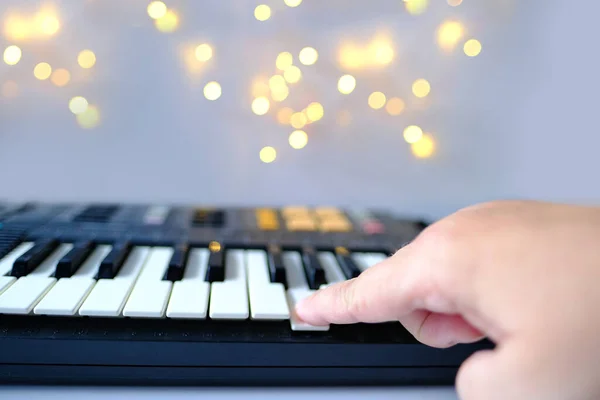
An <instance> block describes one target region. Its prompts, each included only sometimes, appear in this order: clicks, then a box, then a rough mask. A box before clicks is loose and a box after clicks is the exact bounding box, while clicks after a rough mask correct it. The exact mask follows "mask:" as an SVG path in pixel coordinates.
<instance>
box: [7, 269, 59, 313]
mask: <svg viewBox="0 0 600 400" xmlns="http://www.w3.org/2000/svg"><path fill="white" fill-rule="evenodd" d="M55 283H56V279H55V278H49V277H46V278H44V277H35V276H24V277H21V278H19V279H17V281H16V282H15V283H13V284H12V285H10V286H9V287H8V288H7V289H6V290H5V291H4V292H3V293H2V294H1V295H0V314H29V313H30V312H31V310H32V309H33V307H35V305H36V304H37V302H38V301H39V299H40V298H41V297H42V296H44V295H45V294H46V293H47V292H48V290H50V288H51V287H52V285H54V284H55Z"/></svg>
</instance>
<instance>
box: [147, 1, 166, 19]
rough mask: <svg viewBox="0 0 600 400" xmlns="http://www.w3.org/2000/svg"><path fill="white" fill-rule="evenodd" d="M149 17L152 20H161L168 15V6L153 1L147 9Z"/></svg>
mask: <svg viewBox="0 0 600 400" xmlns="http://www.w3.org/2000/svg"><path fill="white" fill-rule="evenodd" d="M146 11H147V12H148V16H150V18H152V19H160V18H162V17H164V16H165V14H166V13H167V6H166V5H165V3H163V2H162V1H153V2H151V3H150V4H148V8H147V9H146Z"/></svg>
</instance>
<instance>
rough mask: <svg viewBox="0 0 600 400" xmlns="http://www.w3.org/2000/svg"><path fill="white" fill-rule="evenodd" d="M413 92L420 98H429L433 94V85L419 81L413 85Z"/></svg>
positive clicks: (425, 81)
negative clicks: (430, 93)
mask: <svg viewBox="0 0 600 400" xmlns="http://www.w3.org/2000/svg"><path fill="white" fill-rule="evenodd" d="M412 92H413V94H414V95H415V96H416V97H418V98H423V97H427V95H428V94H429V92H431V85H430V84H429V82H428V81H427V80H426V79H417V80H416V81H414V83H413V85H412Z"/></svg>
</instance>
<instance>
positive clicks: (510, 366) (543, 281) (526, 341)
mask: <svg viewBox="0 0 600 400" xmlns="http://www.w3.org/2000/svg"><path fill="white" fill-rule="evenodd" d="M599 285H600V208H599V207H586V206H575V205H566V204H553V203H544V202H534V201H502V202H491V203H485V204H479V205H476V206H472V207H468V208H465V209H462V210H460V211H458V212H456V213H454V214H452V215H450V216H448V217H446V218H443V219H441V220H440V221H438V222H436V223H434V224H432V225H431V226H429V227H428V228H427V229H425V230H424V231H423V232H422V233H421V234H420V235H419V236H418V237H417V238H416V239H415V240H414V241H413V242H412V243H410V244H409V245H407V246H406V247H404V248H403V249H401V250H400V251H398V252H397V253H396V254H394V255H393V256H392V257H390V258H388V259H386V260H385V261H383V262H381V263H379V264H377V265H375V266H373V267H371V268H369V269H368V270H367V271H365V272H364V273H363V274H361V275H360V276H359V277H358V278H355V279H352V280H349V281H345V282H342V283H339V284H336V285H333V286H330V287H329V288H327V289H323V290H319V291H317V292H316V293H315V294H314V295H312V296H311V297H309V298H307V299H306V300H305V301H304V302H302V303H300V304H299V305H298V307H297V310H296V312H297V314H298V316H299V317H300V318H302V319H303V320H304V321H306V322H308V323H310V324H313V325H323V324H327V323H334V324H351V323H356V322H367V323H376V322H387V321H399V322H400V323H402V324H403V325H404V327H406V329H407V330H409V331H410V332H411V333H412V334H413V335H414V336H415V337H416V338H417V339H418V340H419V341H420V342H422V343H424V344H426V345H429V346H432V347H439V348H446V347H450V346H453V345H455V344H457V343H471V342H474V341H478V340H480V339H482V338H483V337H487V338H488V339H490V340H491V341H493V342H494V343H495V344H496V348H495V349H494V350H489V351H481V352H477V353H475V354H474V355H473V356H471V357H470V358H469V359H467V360H466V361H465V362H464V363H463V365H462V366H461V368H460V369H459V372H458V376H457V379H456V390H457V393H458V396H459V398H461V399H463V400H480V399H486V400H495V399H503V400H504V399H511V400H521V399H523V400H525V399H527V400H531V399H544V400H554V399H556V400H571V399H573V400H575V399H576V400H580V399H581V400H588V399H589V400H593V399H600V290H599Z"/></svg>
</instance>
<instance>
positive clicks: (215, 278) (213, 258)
mask: <svg viewBox="0 0 600 400" xmlns="http://www.w3.org/2000/svg"><path fill="white" fill-rule="evenodd" d="M208 249H209V250H210V255H209V257H208V268H207V269H206V278H205V280H206V281H207V282H211V283H212V282H223V281H224V280H225V249H224V248H223V246H222V245H221V244H220V243H217V242H211V243H210V244H209V246H208Z"/></svg>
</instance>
